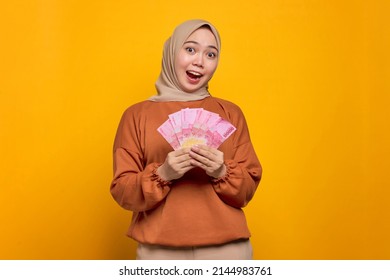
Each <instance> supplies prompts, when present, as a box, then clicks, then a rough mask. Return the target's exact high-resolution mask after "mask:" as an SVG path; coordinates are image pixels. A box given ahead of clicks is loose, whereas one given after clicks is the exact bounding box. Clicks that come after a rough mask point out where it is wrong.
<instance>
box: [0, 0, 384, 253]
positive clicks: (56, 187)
mask: <svg viewBox="0 0 390 280" xmlns="http://www.w3.org/2000/svg"><path fill="white" fill-rule="evenodd" d="M0 3H1V4H0V129H1V138H0V156H1V163H0V164H1V165H0V175H1V177H0V187H1V189H0V210H1V212H0V222H1V230H0V258H1V259H126V258H134V255H135V242H134V241H132V240H130V239H129V238H127V237H125V232H126V230H127V227H128V225H129V222H130V217H131V213H130V212H127V211H125V210H123V209H121V208H120V207H119V206H118V205H117V204H116V203H115V202H114V201H113V199H112V198H111V195H110V193H109V185H110V181H111V177H112V158H111V155H112V154H111V152H112V143H113V138H114V135H115V131H116V127H117V124H118V122H119V118H120V116H121V114H122V112H123V111H124V110H125V108H127V107H128V106H130V105H131V104H133V103H135V102H138V101H141V100H144V99H146V98H148V97H149V96H151V95H153V94H154V92H155V89H154V82H155V80H156V78H157V76H158V74H159V71H160V65H161V54H162V46H163V43H164V41H165V40H166V38H167V37H168V36H169V35H170V34H171V32H172V30H173V28H174V27H175V26H176V25H177V24H179V23H181V22H182V21H184V20H186V19H191V18H203V19H207V20H209V21H211V22H212V23H214V24H215V25H216V26H217V28H218V29H219V31H220V33H221V36H222V54H221V62H220V65H219V68H218V70H217V72H216V74H215V77H214V79H213V80H212V81H211V83H210V90H211V93H212V94H213V95H214V96H218V97H222V98H226V99H228V100H231V101H233V102H235V103H237V104H238V105H240V106H241V107H242V109H243V111H244V113H245V115H246V117H247V121H248V124H249V126H250V130H251V136H252V139H253V143H254V145H255V148H256V151H257V153H258V156H259V158H260V160H261V162H262V164H263V167H264V177H263V180H262V182H261V184H260V188H259V190H258V192H257V194H256V196H255V198H254V200H253V201H252V202H251V204H250V205H249V206H248V207H247V208H246V209H245V211H246V213H247V217H248V222H249V225H250V228H251V232H252V235H253V237H252V242H253V246H254V252H255V255H254V256H255V258H256V259H389V258H390V238H389V236H390V222H389V221H390V219H389V218H390V190H389V187H390V174H389V173H390V172H389V171H390V170H389V166H390V161H389V158H390V150H389V142H390V129H389V115H390V114H389V110H390V102H389V101H390V70H389V67H390V61H389V59H390V55H389V50H390V38H389V36H390V35H389V34H390V29H389V27H390V24H389V20H388V15H389V14H390V4H389V3H390V2H389V1H387V0H383V1H375V0H367V1H357V0H344V1H339V0H318V1H314V0H290V1H286V0H247V1H236V0H234V1H233V0H223V1H222V0H221V1H178V0H168V1H131V0H128V1H120V0H84V1H80V0H77V1H76V0H63V1H60V0H51V1H50V0H46V1H44V0H41V1H39V0H35V1H34V0H30V1H28V0H25V1H22V0H20V1H9V0H1V2H0Z"/></svg>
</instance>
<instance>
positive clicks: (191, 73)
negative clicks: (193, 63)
mask: <svg viewBox="0 0 390 280" xmlns="http://www.w3.org/2000/svg"><path fill="white" fill-rule="evenodd" d="M186 73H187V76H188V78H190V80H193V81H198V80H199V79H200V78H202V77H203V75H202V74H200V73H198V72H195V71H186Z"/></svg>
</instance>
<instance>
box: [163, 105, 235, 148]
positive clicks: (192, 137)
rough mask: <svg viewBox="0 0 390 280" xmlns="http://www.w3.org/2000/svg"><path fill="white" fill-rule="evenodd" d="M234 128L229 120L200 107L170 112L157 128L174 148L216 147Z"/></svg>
mask: <svg viewBox="0 0 390 280" xmlns="http://www.w3.org/2000/svg"><path fill="white" fill-rule="evenodd" d="M235 130H236V128H235V127H234V126H233V125H232V124H231V123H230V122H228V121H227V120H225V119H223V118H221V117H220V116H219V115H218V114H216V113H213V112H210V111H207V110H204V109H202V108H186V109H182V110H180V111H177V112H175V113H173V114H170V115H169V116H168V119H167V120H166V121H165V122H164V123H163V124H162V125H161V126H160V127H159V128H158V129H157V131H158V132H160V134H161V135H162V136H163V137H164V138H165V140H167V141H168V143H169V144H170V145H171V146H172V148H173V149H174V150H177V149H180V148H184V147H191V146H193V145H198V144H202V145H207V146H210V147H214V148H218V147H219V146H220V145H221V144H222V143H223V142H224V141H225V140H226V139H227V138H229V136H230V135H232V133H233V132H234V131H235Z"/></svg>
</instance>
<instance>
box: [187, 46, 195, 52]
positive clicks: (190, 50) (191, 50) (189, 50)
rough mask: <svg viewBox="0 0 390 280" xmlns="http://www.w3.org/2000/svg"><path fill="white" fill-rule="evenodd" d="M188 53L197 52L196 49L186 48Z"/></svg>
mask: <svg viewBox="0 0 390 280" xmlns="http://www.w3.org/2000/svg"><path fill="white" fill-rule="evenodd" d="M186 51H187V52H188V53H194V52H195V49H194V48H192V47H186Z"/></svg>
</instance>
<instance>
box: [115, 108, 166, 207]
mask: <svg viewBox="0 0 390 280" xmlns="http://www.w3.org/2000/svg"><path fill="white" fill-rule="evenodd" d="M134 115H135V114H134V113H133V112H132V111H131V109H129V110H127V111H126V112H125V113H124V114H123V116H122V119H121V122H120V123H119V126H118V130H117V134H116V137H115V142H114V153H113V157H114V178H113V181H112V183H111V188H110V190H111V194H112V196H113V197H114V199H115V200H116V201H117V202H118V204H119V205H121V206H122V207H123V208H125V209H127V210H131V211H136V212H139V211H146V210H150V209H152V208H154V207H156V206H157V205H158V204H159V203H160V202H161V201H162V200H163V199H164V198H165V197H166V196H167V194H168V192H169V190H170V187H169V184H168V182H164V181H163V180H161V179H160V177H159V176H158V175H157V174H156V169H157V167H158V166H159V163H150V164H148V165H146V166H144V163H143V162H144V159H143V155H142V151H141V149H142V144H141V143H140V139H142V137H141V135H140V134H141V133H142V130H141V129H140V128H139V125H140V124H139V123H137V122H139V120H138V119H136V118H134Z"/></svg>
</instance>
